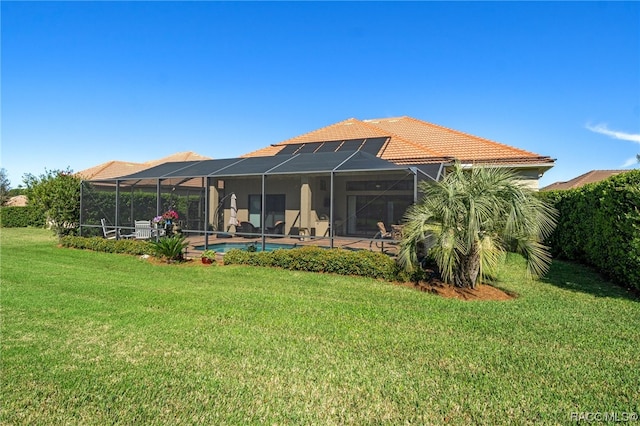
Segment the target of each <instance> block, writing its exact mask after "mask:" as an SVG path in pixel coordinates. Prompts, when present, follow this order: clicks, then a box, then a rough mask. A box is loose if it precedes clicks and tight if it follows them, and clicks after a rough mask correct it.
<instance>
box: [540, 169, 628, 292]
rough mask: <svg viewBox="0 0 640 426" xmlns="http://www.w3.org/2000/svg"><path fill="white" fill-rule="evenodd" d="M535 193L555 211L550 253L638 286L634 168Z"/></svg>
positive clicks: (624, 284) (613, 279)
mask: <svg viewBox="0 0 640 426" xmlns="http://www.w3.org/2000/svg"><path fill="white" fill-rule="evenodd" d="M541 196H542V197H543V198H544V199H546V200H547V201H549V202H551V203H553V204H554V205H555V207H556V208H557V209H558V211H559V212H560V217H559V220H558V226H557V227H556V230H555V231H554V233H553V234H552V235H551V237H550V239H549V244H550V245H551V248H552V253H553V255H554V256H556V257H559V258H564V259H569V260H573V261H577V262H581V263H585V264H588V265H592V266H594V267H596V268H598V269H599V271H600V272H601V273H602V274H603V275H605V276H607V277H608V278H610V279H611V280H612V281H615V282H617V283H618V284H621V285H623V286H627V287H635V288H637V289H640V170H632V171H630V172H626V173H621V174H619V175H616V176H613V177H611V178H609V179H606V180H604V181H601V182H597V183H593V184H589V185H585V186H583V187H581V188H577V189H573V190H567V191H549V192H543V193H541Z"/></svg>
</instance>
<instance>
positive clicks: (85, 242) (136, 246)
mask: <svg viewBox="0 0 640 426" xmlns="http://www.w3.org/2000/svg"><path fill="white" fill-rule="evenodd" d="M60 244H61V245H62V247H69V248H77V249H84V250H93V251H102V252H105V253H123V254H132V255H136V256H140V255H143V254H148V255H153V254H154V253H155V250H154V248H153V246H152V245H151V244H150V243H149V242H147V241H140V240H106V239H104V238H102V237H76V236H64V237H62V238H60Z"/></svg>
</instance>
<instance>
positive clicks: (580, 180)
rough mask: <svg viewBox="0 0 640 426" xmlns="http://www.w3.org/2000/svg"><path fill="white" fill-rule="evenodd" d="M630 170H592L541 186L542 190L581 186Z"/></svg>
mask: <svg viewBox="0 0 640 426" xmlns="http://www.w3.org/2000/svg"><path fill="white" fill-rule="evenodd" d="M627 171H628V170H591V171H590V172H587V173H585V174H583V175H580V176H578V177H575V178H573V179H571V180H568V181H566V182H554V183H552V184H551V185H547V186H545V187H544V188H541V189H540V191H556V190H564V189H574V188H580V187H581V186H584V185H586V184H588V183H594V182H600V181H601V180H605V179H607V178H610V177H611V176H615V175H618V174H620V173H624V172H627Z"/></svg>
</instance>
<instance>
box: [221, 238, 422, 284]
mask: <svg viewBox="0 0 640 426" xmlns="http://www.w3.org/2000/svg"><path fill="white" fill-rule="evenodd" d="M224 264H225V265H251V266H271V267H278V268H283V269H289V270H295V271H308V272H323V273H332V274H340V275H358V276H363V277H369V278H378V279H384V280H387V281H409V280H410V279H413V278H414V277H411V276H409V275H407V274H406V273H405V272H403V271H402V270H401V269H400V267H399V266H398V265H397V264H396V262H395V261H394V260H393V259H391V258H390V257H389V256H387V255H386V254H384V253H379V252H372V251H367V250H357V251H352V250H342V249H323V248H319V247H312V246H309V247H301V248H295V249H290V250H282V249H280V250H274V251H264V252H248V251H243V250H238V249H234V250H230V251H229V252H228V253H226V254H225V255H224Z"/></svg>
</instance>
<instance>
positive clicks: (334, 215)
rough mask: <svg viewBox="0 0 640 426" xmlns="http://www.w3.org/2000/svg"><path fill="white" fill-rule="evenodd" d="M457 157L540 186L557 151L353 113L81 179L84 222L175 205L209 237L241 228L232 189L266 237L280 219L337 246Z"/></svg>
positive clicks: (247, 222)
mask: <svg viewBox="0 0 640 426" xmlns="http://www.w3.org/2000/svg"><path fill="white" fill-rule="evenodd" d="M455 161H459V162H461V163H463V164H464V165H467V166H468V167H474V166H477V165H498V166H501V167H508V168H511V169H514V170H515V171H516V172H517V173H518V175H519V176H520V177H521V179H522V180H523V181H525V182H527V184H529V185H531V186H533V187H536V188H537V182H538V178H539V176H541V175H542V174H543V173H544V172H545V171H546V170H548V169H550V168H551V167H553V164H554V160H553V159H551V158H549V157H545V156H541V155H538V154H535V153H532V152H528V151H525V150H521V149H518V148H514V147H511V146H508V145H504V144H500V143H497V142H494V141H490V140H488V139H484V138H480V137H476V136H472V135H469V134H466V133H462V132H459V131H455V130H451V129H447V128H445V127H442V126H437V125H434V124H430V123H426V122H424V121H420V120H416V119H414V118H410V117H399V118H388V119H376V120H357V119H353V118H352V119H348V120H344V121H341V122H339V123H335V124H332V125H330V126H326V127H323V128H321V129H318V130H315V131H312V132H309V133H305V134H303V135H300V136H296V137H293V138H291V139H287V140H285V141H283V142H280V143H276V144H273V145H270V146H268V147H265V148H262V149H259V150H257V151H253V152H250V153H247V154H245V155H243V156H241V157H239V158H230V159H218V160H211V159H208V160H202V159H192V160H186V161H179V162H164V163H162V164H157V165H155V166H153V167H149V168H145V169H142V170H138V171H135V172H132V173H129V174H123V175H122V176H118V177H109V178H106V177H102V178H95V177H94V178H92V179H89V180H87V182H86V184H85V185H83V188H84V189H83V191H84V192H83V193H86V194H87V196H86V197H84V196H83V208H82V212H83V213H82V214H81V224H82V225H81V226H84V227H86V228H87V229H91V228H94V227H97V226H98V223H99V220H100V217H105V216H108V222H109V223H111V224H114V225H115V226H122V227H130V226H131V224H132V223H133V222H134V221H135V220H136V219H141V218H152V217H154V216H156V215H157V214H159V213H162V212H163V211H165V210H167V209H169V208H171V209H177V210H178V212H179V214H180V217H181V219H180V220H181V222H182V223H181V227H182V229H183V232H186V233H187V234H190V235H204V236H205V241H206V239H207V238H208V237H216V236H218V237H219V236H222V235H226V234H228V233H232V234H235V233H236V232H239V231H238V227H235V226H234V225H229V224H230V223H232V222H231V214H232V206H231V204H230V201H231V198H232V197H231V196H232V194H233V195H235V197H233V200H234V203H235V205H234V209H233V214H234V216H235V218H237V221H238V222H239V223H241V224H242V226H241V228H240V230H241V231H244V233H248V234H249V236H254V237H262V240H263V242H264V237H265V235H267V236H268V235H270V234H271V233H272V232H273V230H274V229H276V224H278V223H279V222H284V224H285V225H284V228H279V229H282V232H283V233H284V234H285V235H292V236H296V237H303V238H305V239H307V238H310V239H316V240H326V241H329V245H330V246H333V243H334V239H335V238H337V237H339V238H341V239H347V240H348V239H353V240H359V239H360V240H361V239H363V238H371V237H372V236H374V235H375V233H376V232H377V230H378V227H377V223H378V222H383V223H384V224H385V225H386V226H387V227H391V226H392V225H394V224H399V223H400V222H401V221H402V218H403V215H404V212H405V211H406V209H407V208H408V207H409V206H410V205H411V204H413V203H415V202H417V200H418V199H419V194H418V186H419V185H418V184H419V182H420V181H422V180H439V179H440V178H441V176H442V175H443V174H444V173H446V169H447V168H448V167H450V166H452V165H453V163H454V162H455ZM96 176H97V175H96ZM99 193H100V194H99ZM105 197H106V198H105ZM107 206H108V207H107ZM235 218H234V221H233V223H235ZM247 230H248V231H247ZM278 232H279V231H278Z"/></svg>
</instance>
